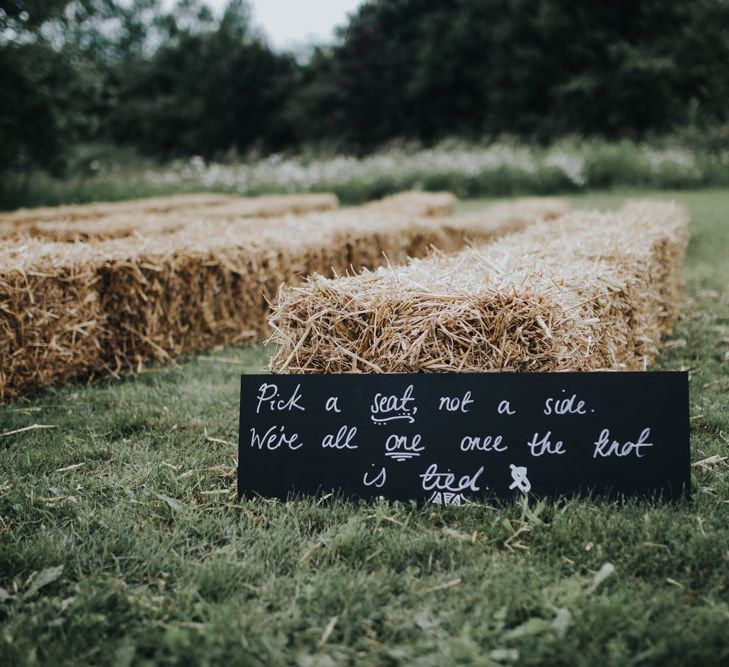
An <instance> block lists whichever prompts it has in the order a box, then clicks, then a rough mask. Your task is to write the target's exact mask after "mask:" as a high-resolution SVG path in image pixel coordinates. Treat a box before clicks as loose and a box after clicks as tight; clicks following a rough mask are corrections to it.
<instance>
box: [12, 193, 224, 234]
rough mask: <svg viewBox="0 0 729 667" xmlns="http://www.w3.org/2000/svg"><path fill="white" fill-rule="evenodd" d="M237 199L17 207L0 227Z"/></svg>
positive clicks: (186, 196)
mask: <svg viewBox="0 0 729 667" xmlns="http://www.w3.org/2000/svg"><path fill="white" fill-rule="evenodd" d="M236 199H238V197H234V196H233V195H225V194H214V193H202V194H182V195H172V196H170V197H148V198H144V199H130V200H127V201H120V202H94V203H92V204H78V205H72V206H48V207H43V208H21V209H18V210H17V211H12V212H9V213H0V224H3V225H4V224H10V225H13V226H16V225H30V224H34V223H37V222H44V221H65V222H76V221H78V220H89V219H98V218H104V217H107V216H110V215H116V214H120V213H132V214H135V215H144V214H148V213H170V212H172V211H178V210H180V209H187V210H189V209H193V208H211V207H214V206H219V205H222V204H227V203H230V202H233V201H235V200H236Z"/></svg>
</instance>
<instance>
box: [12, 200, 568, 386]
mask: <svg viewBox="0 0 729 667" xmlns="http://www.w3.org/2000/svg"><path fill="white" fill-rule="evenodd" d="M195 201H197V200H195ZM311 201H313V200H310V202H311ZM329 201H330V202H331V198H329ZM282 202H283V203H282ZM189 203H191V202H188V204H189ZM260 203H261V202H260V201H259V202H256V205H260ZM454 203H455V199H454V198H453V197H452V196H451V195H442V194H441V195H425V194H417V193H416V194H410V195H406V196H399V197H395V198H392V199H388V200H383V201H381V202H378V203H374V204H371V205H367V206H364V207H360V208H357V209H342V210H335V211H323V212H316V213H308V214H305V215H301V216H298V217H296V216H293V215H286V216H281V215H280V214H278V213H277V214H274V216H275V217H269V218H265V219H264V218H261V217H246V214H243V213H240V210H241V208H242V207H243V206H244V204H243V202H240V201H239V202H235V201H230V200H226V201H221V200H217V199H216V200H214V201H211V202H207V204H203V203H199V202H198V204H199V205H198V204H195V205H194V206H183V207H182V208H176V205H175V203H174V202H169V201H164V202H163V203H162V204H160V203H159V201H158V203H157V204H155V205H156V206H158V207H162V206H166V207H168V209H165V210H161V209H160V210H159V211H152V210H151V209H150V208H147V209H143V208H142V207H143V206H144V205H146V206H147V207H149V203H147V204H140V203H139V202H136V203H134V205H132V204H127V205H125V206H127V210H125V211H123V212H122V213H117V211H116V209H115V208H114V207H113V205H104V206H105V207H110V208H107V209H105V210H103V211H101V212H99V211H97V212H96V213H95V214H90V213H89V212H88V211H85V210H82V211H79V210H78V208H83V207H76V208H73V209H70V210H65V212H64V213H63V215H65V216H66V218H65V223H61V224H60V225H59V229H60V228H62V227H63V226H64V224H65V225H66V226H67V227H69V228H78V227H79V226H84V225H89V226H90V225H98V227H97V229H99V228H103V227H104V225H107V226H110V225H111V223H110V222H109V221H110V220H111V219H114V218H115V217H116V216H122V217H123V218H124V219H125V220H126V224H127V229H130V230H131V232H130V233H129V234H125V235H123V236H121V237H116V236H113V235H112V238H105V237H104V235H103V233H100V234H97V235H96V236H92V237H91V238H94V239H96V240H95V242H93V243H88V242H81V243H68V242H62V241H58V240H53V241H49V240H48V238H49V237H48V236H45V235H44V233H39V232H38V231H34V230H36V229H37V225H39V224H41V223H48V224H49V225H50V224H55V223H54V221H53V219H52V218H49V217H47V216H46V214H45V213H44V214H43V215H42V216H36V217H33V215H31V214H29V213H28V212H25V213H23V216H25V217H24V218H23V217H22V216H21V214H13V215H14V216H15V217H14V218H13V217H12V216H5V219H0V225H1V224H7V225H8V226H13V227H14V228H15V230H16V231H15V232H14V234H16V236H12V238H10V240H8V241H6V242H4V243H3V245H2V247H1V249H0V400H10V399H13V398H16V397H18V396H21V395H23V394H26V393H28V392H31V391H34V390H36V389H39V388H43V387H48V386H51V385H58V384H63V383H65V382H68V381H70V380H73V379H85V380H92V379H95V378H98V377H103V376H107V375H119V374H122V373H125V372H128V371H133V370H136V369H138V368H139V367H140V366H142V365H144V364H146V363H148V362H164V361H168V360H170V359H174V358H175V357H177V356H179V355H181V354H187V353H192V352H196V351H199V350H203V349H208V348H211V347H214V346H218V345H222V344H240V343H244V342H252V341H255V340H258V339H260V338H261V337H262V336H265V335H267V333H268V332H269V330H268V327H267V324H266V319H267V315H268V302H269V300H270V299H272V298H273V297H274V296H275V294H276V291H277V289H278V287H279V286H280V285H281V284H282V283H286V284H291V285H295V284H297V283H299V282H300V281H301V279H302V278H303V277H305V276H307V275H309V274H313V273H317V274H322V275H327V276H331V275H335V274H342V273H345V272H347V271H350V270H353V271H361V270H363V269H375V268H376V267H378V266H382V265H383V264H385V263H386V262H388V261H389V262H390V263H394V264H397V263H400V262H403V261H405V260H406V259H407V258H408V257H422V256H424V255H426V254H427V253H428V252H429V250H430V249H431V248H437V249H439V250H441V251H443V252H445V253H452V252H456V251H458V250H460V249H461V248H462V247H463V246H464V245H465V244H466V243H467V242H468V241H469V240H474V241H477V242H486V241H488V240H491V239H494V238H496V237H498V236H501V235H503V234H505V233H508V232H512V231H516V230H519V229H523V228H524V227H526V226H527V225H529V224H531V223H533V222H534V221H536V220H538V219H549V218H555V217H557V216H559V215H562V214H564V213H565V212H566V211H567V209H568V208H569V204H568V203H567V202H566V201H564V200H554V199H551V200H544V199H529V200H516V201H514V202H512V203H508V204H501V205H496V206H493V207H491V208H488V209H486V210H484V211H482V212H479V213H478V214H473V215H469V216H452V215H450V214H451V213H452V210H453V206H454ZM208 204H209V206H208ZM317 205H318V206H322V202H319V204H317ZM324 205H325V204H324ZM134 206H137V208H134ZM277 206H279V207H280V206H284V207H285V201H283V200H280V199H279V201H278V202H277ZM297 206H300V202H299V203H297ZM325 206H326V205H325ZM231 207H238V211H239V212H238V213H232V214H228V213H225V214H223V215H218V213H220V212H221V211H223V210H225V209H226V208H231ZM277 210H278V212H279V213H280V211H281V208H278V209H277ZM289 210H290V211H291V212H293V211H296V212H298V211H299V210H300V208H295V207H293V206H292V207H291V208H290V209H289ZM44 216H45V217H44ZM150 216H151V217H152V218H153V219H154V221H153V222H150V219H149V218H150ZM8 217H10V218H11V219H10V220H8ZM21 218H22V220H21ZM41 218H42V219H41ZM166 223H169V225H170V227H167V226H165V225H166ZM176 224H177V225H178V226H177V227H174V228H172V226H173V225H176ZM18 229H20V233H19V235H18ZM50 238H55V237H53V236H50ZM68 238H71V239H75V238H82V237H79V236H73V235H70V236H69V237H68Z"/></svg>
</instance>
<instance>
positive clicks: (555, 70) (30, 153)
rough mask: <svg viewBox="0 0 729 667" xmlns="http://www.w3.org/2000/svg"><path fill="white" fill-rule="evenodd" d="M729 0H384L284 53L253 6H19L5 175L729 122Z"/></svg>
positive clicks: (7, 86)
mask: <svg viewBox="0 0 729 667" xmlns="http://www.w3.org/2000/svg"><path fill="white" fill-rule="evenodd" d="M727 99H729V2H727V1H726V0H670V1H666V0H633V1H630V0H593V1H591V2H585V3H576V2H573V1H572V0H369V1H366V2H364V3H363V4H362V5H361V6H360V8H359V9H358V10H357V12H356V13H354V14H353V15H352V16H351V17H350V20H349V21H348V22H347V23H346V25H344V26H342V27H341V28H340V29H339V32H338V39H337V41H336V42H335V44H333V45H327V46H319V47H316V48H313V49H312V50H311V51H310V52H309V53H307V54H292V53H281V52H277V51H275V50H274V49H272V48H271V46H270V45H269V44H268V42H267V41H266V38H265V35H263V34H261V33H260V32H259V31H258V30H257V29H256V27H255V26H254V25H253V23H252V20H251V14H250V10H249V7H248V5H247V4H246V2H245V0H231V2H230V3H229V5H228V7H227V9H226V11H225V12H224V13H223V14H222V15H221V16H218V17H216V16H214V14H213V13H212V12H211V10H210V9H209V8H208V7H207V6H206V5H205V3H204V0H179V1H178V2H177V4H176V5H174V6H172V7H169V6H168V5H167V4H165V3H163V2H162V1H161V0H0V170H3V169H5V170H11V169H12V170H16V171H17V170H23V169H27V168H31V167H43V168H46V169H50V170H60V169H62V168H63V165H64V161H65V158H66V156H67V155H68V153H69V151H70V150H71V148H72V147H73V146H74V145H75V144H77V143H79V142H92V141H93V142H97V141H98V142H108V143H112V144H116V145H119V146H129V147H133V148H134V149H136V150H138V151H140V152H141V153H143V154H147V155H150V156H154V157H158V158H161V159H169V158H173V157H177V156H189V155H202V156H205V157H208V158H210V157H220V156H222V155H224V154H226V153H230V152H234V153H245V152H248V151H251V150H256V151H260V152H271V151H281V150H301V149H302V148H305V147H309V146H326V147H330V148H331V149H333V150H348V151H358V152H364V151H368V150H371V149H373V148H375V147H377V146H379V145H381V144H383V143H386V142H390V141H393V140H412V141H417V142H421V143H424V144H429V143H432V142H436V141H438V140H440V139H443V138H445V137H461V138H464V139H481V138H484V137H487V138H488V137H496V136H501V135H505V134H506V135H510V136H514V137H518V138H521V139H524V140H527V141H533V142H547V141H552V140H554V139H557V138H560V137H562V136H565V135H577V136H587V137H591V136H596V137H604V138H616V137H620V138H622V137H628V138H632V139H642V138H645V137H650V136H655V135H657V134H662V133H670V132H672V131H674V130H675V129H676V128H682V127H687V126H691V127H698V128H713V127H721V126H726V125H727V122H728V121H729V118H728V114H729V105H727V104H726V103H725V100H727Z"/></svg>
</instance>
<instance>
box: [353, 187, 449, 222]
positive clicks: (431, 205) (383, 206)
mask: <svg viewBox="0 0 729 667" xmlns="http://www.w3.org/2000/svg"><path fill="white" fill-rule="evenodd" d="M457 203H458V198H457V197H456V196H455V195H453V194H451V193H450V192H420V191H417V190H412V191H410V192H400V193H398V194H396V195H390V196H389V197H385V198H384V199H379V200H377V201H373V202H370V203H369V204H365V205H364V206H363V207H362V208H364V209H366V210H368V211H376V212H378V213H410V214H419V215H422V216H425V217H435V216H447V215H452V214H453V212H454V211H455V209H456V204H457Z"/></svg>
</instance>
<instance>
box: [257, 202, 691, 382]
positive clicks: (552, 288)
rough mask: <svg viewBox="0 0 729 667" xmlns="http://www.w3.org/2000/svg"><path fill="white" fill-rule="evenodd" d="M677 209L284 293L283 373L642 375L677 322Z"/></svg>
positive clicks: (605, 219)
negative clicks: (607, 372)
mask: <svg viewBox="0 0 729 667" xmlns="http://www.w3.org/2000/svg"><path fill="white" fill-rule="evenodd" d="M686 226H687V217H686V213H685V212H684V211H683V210H682V209H681V208H679V207H678V206H676V205H674V204H668V203H661V202H653V203H651V202H640V203H632V204H629V205H627V206H626V207H625V208H623V210H622V211H620V212H618V213H598V212H581V213H574V214H571V215H567V216H565V217H562V218H560V219H559V220H557V221H555V222H552V223H549V224H544V223H540V224H537V225H533V226H530V227H529V228H527V229H526V230H525V231H523V232H521V233H518V234H513V235H511V236H508V237H506V238H504V239H502V240H498V241H495V242H494V243H492V244H491V245H489V246H482V247H476V248H471V249H467V250H464V251H462V252H460V253H458V254H457V255H455V256H452V257H433V258H428V259H420V260H418V259H415V260H412V261H410V262H409V263H408V264H407V265H405V266H399V267H393V266H389V267H385V268H380V269H379V270H377V271H375V272H374V273H373V272H365V273H363V274H361V275H357V276H352V277H345V278H338V279H334V280H332V279H328V278H325V277H322V276H316V277H313V278H311V279H310V280H309V281H308V282H307V283H306V284H304V285H302V286H299V287H287V288H282V289H281V290H280V292H279V296H278V302H277V304H276V305H275V307H274V311H273V314H272V316H271V318H270V323H271V326H272V328H273V331H274V334H273V336H272V340H273V341H274V342H276V343H278V349H277V351H276V354H275V356H274V357H273V360H272V362H271V366H272V369H273V370H274V371H277V372H288V373H357V372H413V371H495V370H514V371H562V370H573V371H587V370H597V369H614V370H622V369H626V370H632V369H642V368H645V366H646V365H647V364H648V363H649V362H651V361H652V360H653V359H654V358H655V356H656V354H657V353H658V351H659V347H660V341H661V337H662V336H663V335H665V334H667V333H668V332H669V331H670V328H671V326H672V324H673V322H674V320H675V318H676V316H677V309H678V302H679V299H680V295H681V290H682V282H681V267H682V263H683V257H684V253H685V246H686V236H687V233H686Z"/></svg>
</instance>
